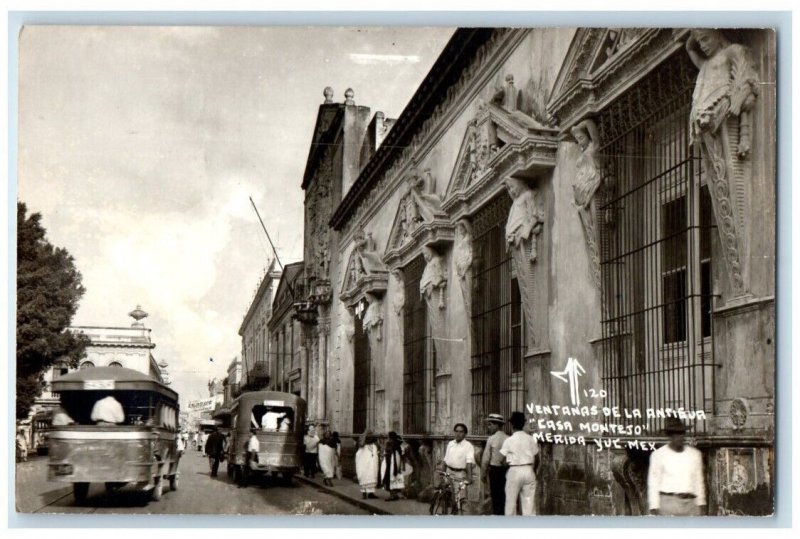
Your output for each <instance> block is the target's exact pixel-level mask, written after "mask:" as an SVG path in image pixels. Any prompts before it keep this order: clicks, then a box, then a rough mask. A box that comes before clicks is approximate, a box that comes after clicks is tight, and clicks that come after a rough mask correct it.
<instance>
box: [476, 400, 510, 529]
mask: <svg viewBox="0 0 800 539" xmlns="http://www.w3.org/2000/svg"><path fill="white" fill-rule="evenodd" d="M486 421H487V423H488V427H487V428H488V430H489V439H488V440H486V447H485V448H484V450H483V457H482V458H481V472H482V474H483V477H484V478H485V479H487V482H488V483H489V494H490V496H491V498H492V514H493V515H502V514H504V513H505V507H506V473H507V472H508V464H507V463H506V458H505V457H504V456H503V455H502V454H501V453H500V448H502V447H503V442H505V441H506V439H507V438H508V434H506V433H505V432H503V424H504V423H505V418H504V417H503V416H502V415H500V414H489V417H487V418H486Z"/></svg>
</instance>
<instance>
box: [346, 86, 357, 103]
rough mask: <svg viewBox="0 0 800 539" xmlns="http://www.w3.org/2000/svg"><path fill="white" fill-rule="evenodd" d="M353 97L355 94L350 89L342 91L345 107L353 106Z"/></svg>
mask: <svg viewBox="0 0 800 539" xmlns="http://www.w3.org/2000/svg"><path fill="white" fill-rule="evenodd" d="M355 95H356V93H355V92H354V91H353V89H352V88H348V89H347V90H345V91H344V104H345V105H355V104H356V102H355V101H354V100H353V97H355Z"/></svg>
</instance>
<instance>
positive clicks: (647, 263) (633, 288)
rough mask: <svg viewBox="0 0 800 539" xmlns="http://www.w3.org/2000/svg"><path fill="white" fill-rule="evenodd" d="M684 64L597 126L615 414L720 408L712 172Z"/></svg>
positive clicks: (608, 384) (690, 74)
mask: <svg viewBox="0 0 800 539" xmlns="http://www.w3.org/2000/svg"><path fill="white" fill-rule="evenodd" d="M685 56H686V55H685V54H677V55H675V56H673V57H671V58H670V59H668V60H667V61H665V62H664V63H663V64H661V65H660V66H659V67H657V68H656V69H655V70H654V71H653V72H651V73H650V74H649V75H647V76H646V77H645V78H644V79H643V80H642V81H640V82H639V83H637V84H636V85H635V86H633V87H632V88H631V89H629V90H628V91H627V92H626V93H625V94H623V95H622V96H621V97H620V98H618V100H617V101H616V102H615V103H613V104H612V105H610V106H609V107H608V108H607V109H606V110H604V111H603V112H602V113H601V114H600V116H599V117H598V127H599V129H600V132H601V138H602V148H601V151H600V154H601V156H602V159H603V162H604V163H605V166H606V185H607V189H606V190H605V192H604V193H603V194H602V195H600V196H599V198H598V220H597V222H599V223H601V226H600V232H601V237H600V243H601V274H602V298H603V314H602V326H603V341H602V347H601V350H602V358H601V359H602V368H603V371H602V376H603V383H604V388H605V389H606V391H607V392H608V401H607V405H609V406H619V407H620V408H623V407H624V408H628V409H632V408H639V409H642V410H643V409H645V408H673V409H677V408H679V407H683V408H684V409H686V410H705V411H712V408H713V396H714V392H713V370H712V368H713V364H714V358H713V347H712V344H711V335H712V331H711V323H712V321H711V297H712V283H711V275H712V274H711V265H712V256H711V241H712V237H713V234H712V229H713V228H714V227H715V224H714V217H713V213H712V206H711V200H710V196H709V193H708V188H707V187H706V181H705V177H704V175H705V172H704V170H703V169H702V163H701V161H700V159H699V155H698V153H697V151H696V150H695V149H694V148H692V146H691V145H690V144H689V137H688V132H689V129H688V124H689V110H690V107H691V100H692V91H693V87H694V80H695V76H696V70H695V68H694V66H693V65H691V63H690V62H689V60H688V58H685ZM645 415H646V414H645ZM636 421H639V420H636ZM640 423H641V424H643V425H646V426H647V428H648V430H649V432H652V433H656V432H658V431H659V429H661V428H662V427H663V422H662V420H649V421H648V420H647V418H646V417H645V418H644V419H642V420H641V421H640Z"/></svg>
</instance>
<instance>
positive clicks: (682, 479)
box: [647, 417, 706, 516]
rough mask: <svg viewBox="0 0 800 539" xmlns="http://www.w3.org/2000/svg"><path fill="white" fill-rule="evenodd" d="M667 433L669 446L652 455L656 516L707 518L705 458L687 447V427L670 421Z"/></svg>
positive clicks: (650, 483)
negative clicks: (705, 516)
mask: <svg viewBox="0 0 800 539" xmlns="http://www.w3.org/2000/svg"><path fill="white" fill-rule="evenodd" d="M664 431H665V433H666V434H667V436H669V443H667V445H664V446H661V447H659V448H658V449H656V450H655V451H654V452H653V454H652V455H650V469H649V470H648V472H647V500H648V502H649V505H650V513H651V514H653V515H674V516H697V515H702V514H705V508H706V485H705V479H704V476H703V456H702V454H701V453H700V451H698V450H697V449H695V448H694V447H691V446H688V445H686V425H684V424H683V421H681V420H680V419H678V418H677V417H669V418H667V421H666V425H665V427H664Z"/></svg>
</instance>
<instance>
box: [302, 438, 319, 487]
mask: <svg viewBox="0 0 800 539" xmlns="http://www.w3.org/2000/svg"><path fill="white" fill-rule="evenodd" d="M303 446H304V448H305V454H304V458H303V475H305V476H306V477H310V478H311V479H313V478H314V476H315V475H316V473H317V453H318V452H319V438H317V435H316V433H315V431H314V425H309V426H308V430H307V432H306V435H305V436H303Z"/></svg>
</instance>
